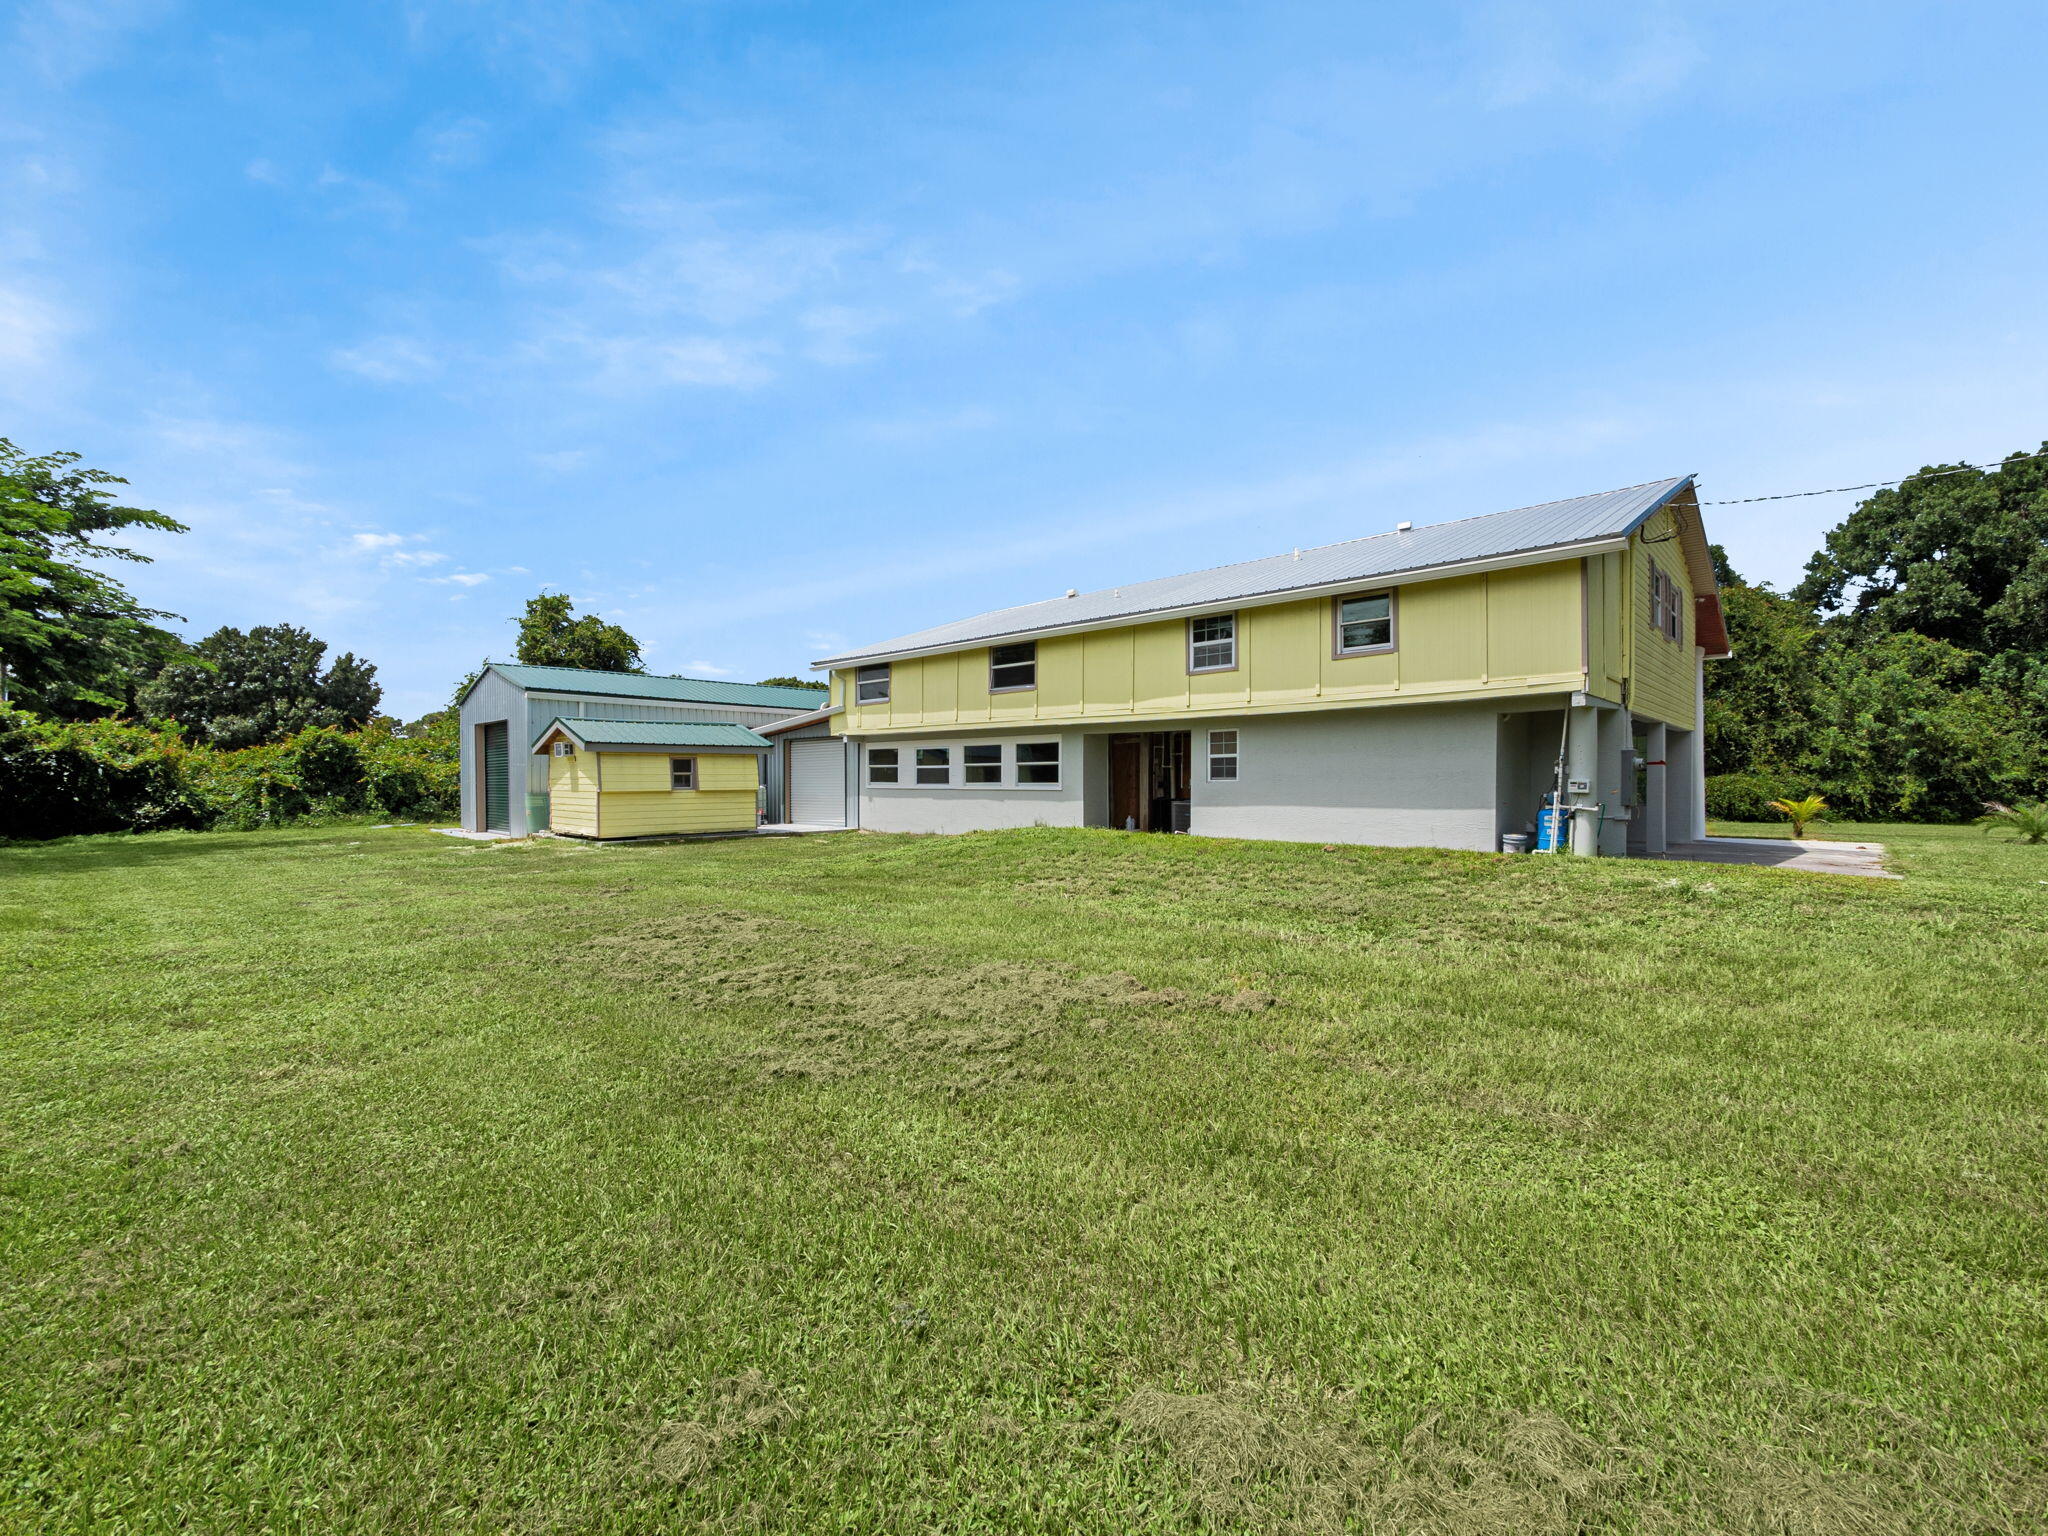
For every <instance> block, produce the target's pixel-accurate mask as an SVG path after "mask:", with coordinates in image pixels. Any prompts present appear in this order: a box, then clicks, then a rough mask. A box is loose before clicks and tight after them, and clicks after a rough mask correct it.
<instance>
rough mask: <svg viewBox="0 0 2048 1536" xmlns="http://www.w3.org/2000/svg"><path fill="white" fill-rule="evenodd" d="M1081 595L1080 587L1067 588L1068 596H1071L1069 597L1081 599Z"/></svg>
mask: <svg viewBox="0 0 2048 1536" xmlns="http://www.w3.org/2000/svg"><path fill="white" fill-rule="evenodd" d="M1080 595H1081V589H1080V588H1079V587H1069V588H1067V596H1069V597H1079V596H1080Z"/></svg>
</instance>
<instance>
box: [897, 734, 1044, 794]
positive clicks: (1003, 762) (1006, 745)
mask: <svg viewBox="0 0 2048 1536" xmlns="http://www.w3.org/2000/svg"><path fill="white" fill-rule="evenodd" d="M1024 747H1046V748H1050V749H1051V751H1052V760H1051V761H1050V762H1045V763H1031V762H1024V761H1020V760H1019V755H1018V754H1019V749H1020V748H1024ZM970 748H977V749H981V750H984V751H986V750H988V749H990V748H993V749H994V750H995V752H996V754H997V761H996V762H994V763H976V764H974V765H973V766H974V767H976V768H990V767H993V768H995V769H996V771H997V774H998V777H997V778H995V779H993V780H971V779H969V778H968V777H967V769H968V766H969V764H968V762H967V753H968V751H969V749H970ZM876 752H893V753H895V754H896V762H895V763H893V764H888V763H885V764H883V765H882V766H883V767H884V768H893V770H894V771H895V772H896V773H897V774H898V777H897V778H896V779H894V780H877V779H876V778H875V777H874V768H875V764H874V760H873V757H874V754H875V753H876ZM920 752H943V753H945V754H946V761H945V763H944V764H939V763H919V762H918V760H917V756H918V754H919V753H920ZM942 768H943V770H944V772H945V774H946V780H945V782H944V783H943V784H942V783H939V782H938V781H937V780H931V781H925V780H920V779H919V778H918V773H919V771H920V770H924V771H934V772H935V771H938V770H940V769H942ZM1029 768H1050V769H1052V771H1053V774H1054V777H1053V778H1052V779H1051V780H1050V781H1046V782H1037V783H1034V782H1029V781H1027V780H1026V779H1025V778H1024V772H1025V770H1026V769H1029ZM905 772H908V773H909V775H910V777H909V778H908V779H904V778H902V777H901V775H902V774H903V773H905ZM1066 773H1067V743H1066V738H1065V737H1063V736H1028V737H1026V738H1024V739H1023V740H1021V741H1016V740H999V741H990V740H988V739H986V738H973V737H966V738H963V737H957V736H956V737H949V738H947V739H945V740H942V741H933V740H932V739H931V738H930V737H925V738H923V739H921V740H916V741H905V740H898V741H896V742H894V743H891V744H889V745H887V746H863V747H862V748H861V787H862V788H863V789H872V790H895V789H904V790H908V789H969V790H972V789H979V790H991V789H1001V790H1006V791H1008V790H1024V791H1026V792H1032V791H1041V790H1057V789H1060V788H1062V787H1063V786H1064V785H1065V784H1066Z"/></svg>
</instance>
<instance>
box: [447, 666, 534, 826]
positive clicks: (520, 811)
mask: <svg viewBox="0 0 2048 1536" xmlns="http://www.w3.org/2000/svg"><path fill="white" fill-rule="evenodd" d="M524 711H525V704H524V697H523V694H522V691H521V690H520V689H518V688H515V687H513V686H512V685H511V684H510V683H508V682H506V681H505V680H504V679H503V678H501V677H499V676H498V675H497V674H496V673H486V674H484V677H483V678H482V680H481V681H479V682H478V683H477V685H476V686H475V687H474V688H472V689H470V691H469V697H468V698H466V699H464V700H463V701H462V709H461V711H460V715H459V719H460V722H461V740H460V748H461V784H462V814H461V823H462V825H463V827H464V828H466V829H467V830H468V831H471V832H481V831H482V830H483V816H482V814H481V805H480V796H479V794H478V785H479V779H478V774H477V760H476V735H477V727H478V726H480V725H484V724H486V723H488V722H490V721H493V720H504V721H508V722H517V721H518V720H520V719H521V718H522V716H523V714H524ZM532 741H533V737H532V736H531V735H530V734H529V735H528V736H527V737H526V738H525V739H524V740H521V739H520V737H519V733H518V732H517V731H516V730H515V731H513V732H511V742H510V745H511V753H512V756H513V757H514V758H515V759H516V758H517V757H519V756H520V755H521V753H522V751H523V750H524V749H525V748H526V747H527V746H530V745H531V744H532ZM512 782H513V784H514V785H517V784H518V783H519V782H520V777H519V771H518V769H517V768H514V769H513V771H512ZM541 788H542V790H543V791H545V790H546V788H547V779H546V777H545V775H543V777H542V779H541ZM511 811H512V830H513V831H514V832H516V833H522V834H523V833H525V832H526V831H527V825H526V801H525V798H524V797H523V796H522V795H520V794H518V793H516V792H515V793H514V794H513V796H512V805H511Z"/></svg>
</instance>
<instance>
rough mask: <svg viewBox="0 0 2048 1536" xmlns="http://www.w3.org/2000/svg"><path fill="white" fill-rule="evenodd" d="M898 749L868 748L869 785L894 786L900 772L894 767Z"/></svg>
mask: <svg viewBox="0 0 2048 1536" xmlns="http://www.w3.org/2000/svg"><path fill="white" fill-rule="evenodd" d="M897 752H898V749H897V748H895V747H869V748H868V782H869V783H870V784H894V783H895V782H896V775H897V773H898V772H899V771H900V770H899V769H898V768H897V766H896V757H897Z"/></svg>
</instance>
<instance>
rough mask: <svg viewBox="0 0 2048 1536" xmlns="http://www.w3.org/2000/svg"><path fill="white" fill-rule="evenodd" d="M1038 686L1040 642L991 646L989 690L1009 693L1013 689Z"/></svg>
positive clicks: (989, 655) (1026, 641)
mask: <svg viewBox="0 0 2048 1536" xmlns="http://www.w3.org/2000/svg"><path fill="white" fill-rule="evenodd" d="M1037 686H1038V642H1037V641H1036V640H1025V641H1022V642H1021V643H1019V644H1017V645H996V646H991V647H989V653H988V691H989V692H990V693H1007V692H1009V691H1010V690H1012V689H1022V688H1036V687H1037Z"/></svg>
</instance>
